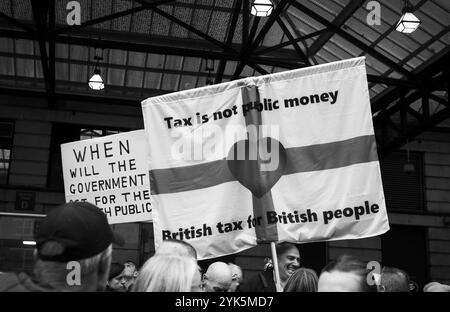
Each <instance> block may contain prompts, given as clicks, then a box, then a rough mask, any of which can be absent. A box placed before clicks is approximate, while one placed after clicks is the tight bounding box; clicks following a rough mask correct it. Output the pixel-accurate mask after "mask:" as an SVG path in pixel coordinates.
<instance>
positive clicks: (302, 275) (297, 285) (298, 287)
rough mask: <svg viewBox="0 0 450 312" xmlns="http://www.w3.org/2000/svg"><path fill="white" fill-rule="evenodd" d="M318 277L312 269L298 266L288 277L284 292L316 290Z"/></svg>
mask: <svg viewBox="0 0 450 312" xmlns="http://www.w3.org/2000/svg"><path fill="white" fill-rule="evenodd" d="M318 281H319V278H318V277H317V274H316V272H315V271H314V270H312V269H308V268H300V269H298V270H297V271H295V272H294V273H293V274H292V275H291V277H289V279H288V281H287V283H286V286H284V290H283V291H284V292H316V291H317V286H318Z"/></svg>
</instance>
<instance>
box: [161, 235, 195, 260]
mask: <svg viewBox="0 0 450 312" xmlns="http://www.w3.org/2000/svg"><path fill="white" fill-rule="evenodd" d="M155 254H156V255H177V256H186V257H191V258H194V259H195V260H197V251H196V250H195V248H194V247H193V246H192V245H191V244H189V243H187V242H185V241H182V240H176V239H168V240H165V241H163V242H162V243H161V244H160V245H159V247H158V249H157V250H156V252H155Z"/></svg>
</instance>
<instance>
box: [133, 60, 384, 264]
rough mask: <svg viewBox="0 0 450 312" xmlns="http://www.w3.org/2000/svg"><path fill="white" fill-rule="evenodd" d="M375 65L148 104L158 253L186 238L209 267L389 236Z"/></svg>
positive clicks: (301, 73) (308, 71) (261, 80)
mask: <svg viewBox="0 0 450 312" xmlns="http://www.w3.org/2000/svg"><path fill="white" fill-rule="evenodd" d="M364 61H365V59H364V58H363V57H361V58H354V59H349V60H345V61H339V62H334V63H330V64H323V65H318V66H313V67H308V68H303V69H298V70H292V71H287V72H282V73H276V74H271V75H266V76H260V77H251V78H246V79H241V80H237V81H232V82H228V83H223V84H218V85H213V86H207V87H203V88H199V89H194V90H185V91H182V92H177V93H171V94H167V95H163V96H158V97H154V98H149V99H147V100H145V101H143V102H142V109H143V115H144V127H145V131H146V133H147V138H148V140H149V145H150V146H151V147H152V148H151V150H150V160H149V163H150V181H151V190H152V204H153V222H154V230H155V245H156V247H158V246H159V244H160V243H161V242H162V241H163V240H164V239H169V238H176V239H182V240H186V241H187V242H189V243H191V244H192V245H193V246H194V247H195V248H196V249H197V252H198V254H199V258H200V259H207V258H212V257H217V256H223V255H226V254H231V253H236V252H239V251H242V250H244V249H246V248H250V247H252V246H255V245H256V244H257V243H258V242H263V241H264V242H269V241H271V242H272V241H273V242H278V241H288V242H296V243H302V242H313V241H331V240H340V239H358V238H365V237H371V236H376V235H380V234H382V233H384V232H386V231H387V230H388V229H389V223H388V218H387V213H386V205H385V200H384V193H383V187H382V181H381V174H380V167H379V162H378V155H377V150H376V141H375V136H374V130H373V124H372V115H371V109H370V101H369V92H368V87H367V78H366V69H365V63H364Z"/></svg>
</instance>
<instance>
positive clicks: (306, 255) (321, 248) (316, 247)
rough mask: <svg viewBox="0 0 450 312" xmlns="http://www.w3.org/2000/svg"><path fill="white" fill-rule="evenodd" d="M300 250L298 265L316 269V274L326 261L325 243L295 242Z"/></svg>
mask: <svg viewBox="0 0 450 312" xmlns="http://www.w3.org/2000/svg"><path fill="white" fill-rule="evenodd" d="M297 247H298V249H299V250H300V259H301V260H300V265H301V266H302V267H305V268H310V269H313V270H314V271H316V273H317V276H319V275H320V271H321V270H322V268H323V267H324V266H325V264H326V262H327V245H326V243H325V242H320V243H304V244H297Z"/></svg>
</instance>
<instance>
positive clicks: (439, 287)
mask: <svg viewBox="0 0 450 312" xmlns="http://www.w3.org/2000/svg"><path fill="white" fill-rule="evenodd" d="M423 291H424V292H450V285H445V284H441V283H438V282H431V283H428V284H426V285H425V286H424V287H423Z"/></svg>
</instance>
